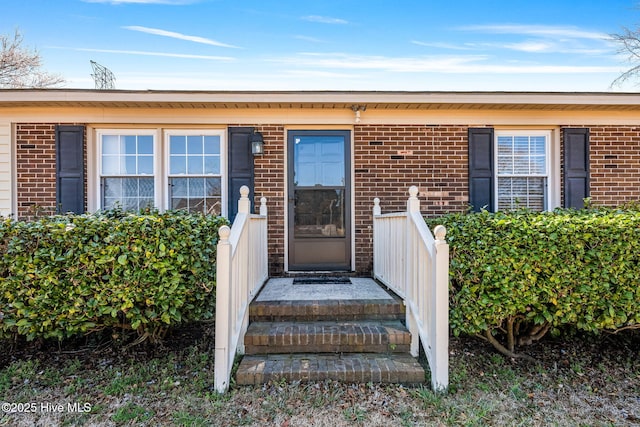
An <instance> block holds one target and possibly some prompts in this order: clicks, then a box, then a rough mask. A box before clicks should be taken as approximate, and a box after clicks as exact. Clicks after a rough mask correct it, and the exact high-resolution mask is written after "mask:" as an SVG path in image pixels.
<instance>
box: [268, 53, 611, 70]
mask: <svg viewBox="0 0 640 427" xmlns="http://www.w3.org/2000/svg"><path fill="white" fill-rule="evenodd" d="M489 59H490V57H489V56H486V55H461V56H423V57H389V56H364V55H349V54H344V53H333V54H323V53H309V52H306V53H300V54H298V55H296V56H293V57H287V58H280V59H276V60H275V61H276V62H282V63H287V64H290V65H294V66H297V67H302V68H308V69H312V70H313V69H318V68H324V69H330V70H373V71H382V72H394V73H455V74H482V73H492V74H569V73H573V74H591V73H611V72H618V71H619V68H618V67H613V66H601V65H598V66H594V65H556V64H535V63H533V64H532V63H512V64H504V63H498V62H495V61H494V62H490V61H489Z"/></svg>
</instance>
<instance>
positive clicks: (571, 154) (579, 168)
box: [563, 128, 589, 209]
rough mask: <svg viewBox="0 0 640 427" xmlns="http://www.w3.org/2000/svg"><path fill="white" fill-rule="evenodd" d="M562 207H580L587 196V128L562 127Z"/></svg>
mask: <svg viewBox="0 0 640 427" xmlns="http://www.w3.org/2000/svg"><path fill="white" fill-rule="evenodd" d="M563 132H564V138H563V139H564V153H563V154H564V207H565V208H576V209H580V208H583V207H584V199H586V198H587V197H589V129H586V128H564V129H563Z"/></svg>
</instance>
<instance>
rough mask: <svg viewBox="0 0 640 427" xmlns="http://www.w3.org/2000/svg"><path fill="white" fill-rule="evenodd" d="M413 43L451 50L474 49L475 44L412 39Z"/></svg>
mask: <svg viewBox="0 0 640 427" xmlns="http://www.w3.org/2000/svg"><path fill="white" fill-rule="evenodd" d="M411 43H412V44H415V45H418V46H425V47H435V48H438V49H450V50H473V49H474V46H473V45H472V44H463V45H457V44H453V43H442V42H421V41H419V40H411Z"/></svg>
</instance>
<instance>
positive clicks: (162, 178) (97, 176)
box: [87, 127, 228, 217]
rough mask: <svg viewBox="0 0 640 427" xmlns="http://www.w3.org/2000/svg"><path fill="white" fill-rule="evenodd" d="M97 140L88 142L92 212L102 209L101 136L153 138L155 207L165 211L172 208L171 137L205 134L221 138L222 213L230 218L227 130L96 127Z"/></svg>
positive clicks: (88, 197) (89, 200)
mask: <svg viewBox="0 0 640 427" xmlns="http://www.w3.org/2000/svg"><path fill="white" fill-rule="evenodd" d="M92 135H93V136H94V140H93V141H90V142H89V147H88V156H89V164H88V167H89V168H90V169H89V170H93V171H94V172H93V173H91V174H89V175H88V177H87V180H88V188H92V189H93V191H90V192H89V194H88V195H87V202H88V204H89V210H91V211H98V210H101V209H103V208H104V207H103V206H102V203H103V200H102V199H103V198H102V137H103V136H104V135H118V136H123V135H136V136H139V135H147V136H152V137H153V150H154V151H153V178H154V206H155V208H157V209H158V210H159V211H161V212H163V211H165V210H167V209H168V208H169V206H170V201H169V136H170V135H185V136H188V135H206V136H219V137H220V178H221V185H220V190H221V193H222V194H221V204H222V206H221V212H220V215H222V216H225V217H227V215H228V209H227V204H228V202H227V191H228V190H227V178H228V176H227V175H228V174H227V130H226V129H220V128H218V129H208V128H207V129H205V128H203V129H198V128H144V127H122V128H113V127H109V128H98V127H95V128H93V132H92Z"/></svg>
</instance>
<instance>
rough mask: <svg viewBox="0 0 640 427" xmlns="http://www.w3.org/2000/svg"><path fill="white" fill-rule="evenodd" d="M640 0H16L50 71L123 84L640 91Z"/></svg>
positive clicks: (83, 81)
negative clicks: (624, 78) (94, 66)
mask: <svg viewBox="0 0 640 427" xmlns="http://www.w3.org/2000/svg"><path fill="white" fill-rule="evenodd" d="M638 3H639V2H638V0H536V1H531V0H527V1H524V0H456V1H451V0H450V1H444V0H422V1H419V0H411V1H409V0H369V1H364V0H359V1H355V0H330V1H313V0H306V1H299V0H298V1H290V0H283V1H268V0H262V1H255V0H243V1H238V0H119V1H116V0H55V1H54V0H20V1H9V0H4V1H3V4H2V16H0V32H2V33H5V34H10V33H13V31H14V30H15V29H16V28H18V29H19V30H20V31H21V33H22V34H23V37H24V40H25V44H27V45H29V46H31V47H34V48H36V49H37V50H38V51H39V52H40V54H41V56H42V58H43V60H44V66H45V68H46V69H47V70H48V71H51V72H56V73H60V74H62V75H63V76H64V77H65V78H66V80H67V84H66V87H69V88H92V87H93V80H92V78H91V72H92V71H91V66H90V62H89V61H90V60H94V61H97V62H98V63H100V64H102V65H104V66H106V67H108V68H109V69H110V70H111V71H112V72H113V73H114V74H115V76H116V88H118V89H141V90H145V89H170V90H173V89H175V90H399V91H403V90H416V91H439V90H444V91H448V90H453V91H596V92H600V91H608V90H618V91H620V90H625V91H636V90H637V86H636V85H634V84H627V85H626V86H622V87H614V88H611V87H610V84H611V82H612V81H613V80H614V79H615V78H616V77H617V76H618V75H619V74H620V72H622V71H623V70H625V69H626V68H628V67H629V63H628V62H626V57H625V56H623V55H620V54H619V53H618V51H617V50H618V46H617V45H615V44H614V43H612V41H611V40H609V39H608V36H609V34H612V33H618V32H621V30H622V27H625V26H626V27H631V28H634V27H635V26H636V25H638V24H639V23H640V9H639V8H638V6H639V4H638Z"/></svg>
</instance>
